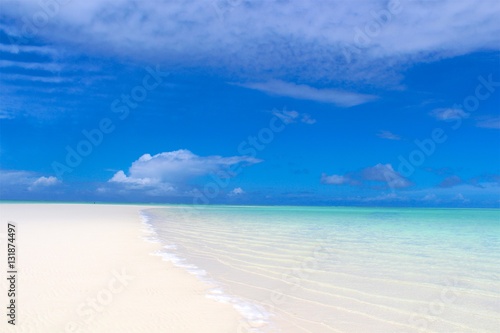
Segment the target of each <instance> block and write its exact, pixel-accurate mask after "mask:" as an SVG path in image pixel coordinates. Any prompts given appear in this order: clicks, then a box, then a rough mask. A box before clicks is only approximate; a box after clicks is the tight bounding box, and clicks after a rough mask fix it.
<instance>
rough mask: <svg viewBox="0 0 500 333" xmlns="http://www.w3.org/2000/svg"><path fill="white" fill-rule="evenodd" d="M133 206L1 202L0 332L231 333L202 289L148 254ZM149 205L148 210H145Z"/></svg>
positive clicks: (234, 317)
mask: <svg viewBox="0 0 500 333" xmlns="http://www.w3.org/2000/svg"><path fill="white" fill-rule="evenodd" d="M141 208H143V207H141V206H125V205H88V204H1V205H0V237H1V238H0V243H1V244H2V245H1V248H2V249H3V250H4V251H2V252H4V255H3V256H0V271H1V272H2V279H1V280H0V281H1V283H0V289H1V296H0V300H1V304H2V309H3V312H4V314H3V315H2V318H3V319H2V320H1V323H0V331H1V332H37V333H44V332H47V333H56V332H61V333H63V332H64V333H67V332H93V333H96V332H106V333H109V332H148V333H154V332H175V333H181V332H204V333H210V332H214V333H223V332H231V333H233V332H235V331H236V328H237V326H238V322H239V320H240V317H239V315H238V313H237V312H236V311H235V310H234V309H233V307H232V306H231V305H229V304H223V303H220V302H216V301H214V300H211V299H209V298H207V297H206V296H205V295H206V290H207V288H208V286H207V285H205V284H204V283H202V282H201V281H199V280H198V279H197V278H196V277H195V276H193V275H191V274H189V273H188V272H186V271H184V270H182V269H180V268H178V267H174V266H172V264H170V263H168V262H165V261H163V260H162V259H161V257H159V256H154V255H150V254H151V253H153V252H154V251H156V250H158V248H159V247H160V245H158V244H154V243H150V242H147V241H145V240H144V236H145V235H144V233H143V231H142V230H141V223H140V218H139V210H140V209H141ZM149 208H150V207H149ZM9 221H12V222H14V223H15V225H16V240H15V241H16V243H17V244H16V253H17V261H16V265H17V266H16V269H17V272H18V273H17V280H18V281H17V282H16V297H15V298H16V320H15V323H16V325H15V326H13V325H10V324H8V323H7V320H8V317H7V316H6V314H7V311H8V310H7V309H6V306H7V304H8V302H9V299H8V296H7V293H8V289H9V282H8V281H7V279H6V276H7V270H8V268H7V253H6V240H7V224H8V222H9Z"/></svg>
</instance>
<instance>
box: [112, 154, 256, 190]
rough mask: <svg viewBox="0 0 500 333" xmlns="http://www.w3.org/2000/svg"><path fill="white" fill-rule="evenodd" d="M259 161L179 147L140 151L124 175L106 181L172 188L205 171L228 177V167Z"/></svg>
mask: <svg viewBox="0 0 500 333" xmlns="http://www.w3.org/2000/svg"><path fill="white" fill-rule="evenodd" d="M259 162H261V160H259V159H256V158H253V157H248V156H232V157H222V156H205V157H203V156H198V155H195V154H193V153H192V152H190V151H189V150H186V149H181V150H176V151H171V152H163V153H160V154H156V155H153V156H151V155H150V154H144V155H142V156H141V157H140V158H139V159H138V160H136V161H134V162H133V163H132V165H131V166H130V168H129V170H128V171H129V172H128V175H127V174H126V173H125V172H124V171H122V170H120V171H118V172H116V173H115V174H114V175H113V177H112V178H111V179H110V180H109V181H108V182H110V183H121V184H124V185H126V186H127V187H128V188H131V189H142V188H160V189H162V190H163V191H173V190H174V189H175V186H177V185H181V186H182V185H185V182H186V181H187V180H190V179H193V178H196V177H199V176H204V175H209V174H212V175H216V176H220V177H225V178H227V177H232V176H233V173H232V172H231V171H230V168H231V167H236V166H237V165H251V164H255V163H259Z"/></svg>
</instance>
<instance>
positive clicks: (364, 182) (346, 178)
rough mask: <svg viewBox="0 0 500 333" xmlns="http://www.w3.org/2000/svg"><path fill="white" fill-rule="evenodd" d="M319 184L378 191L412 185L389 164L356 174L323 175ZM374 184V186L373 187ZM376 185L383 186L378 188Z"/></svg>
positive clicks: (379, 165) (375, 166)
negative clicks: (366, 188)
mask: <svg viewBox="0 0 500 333" xmlns="http://www.w3.org/2000/svg"><path fill="white" fill-rule="evenodd" d="M321 183H322V184H329V185H344V184H349V185H351V186H369V187H375V188H379V189H386V188H388V187H389V188H405V187H409V186H411V185H412V183H411V182H410V181H409V180H407V179H406V178H405V177H403V176H402V175H400V174H399V173H398V172H397V171H395V170H394V169H393V167H392V165H391V164H381V163H379V164H376V165H374V166H372V167H368V168H364V169H362V170H361V171H358V172H350V173H347V174H344V175H331V176H328V175H327V174H325V173H323V174H322V175H321ZM373 184H375V186H373ZM377 184H383V186H382V187H380V186H379V185H377Z"/></svg>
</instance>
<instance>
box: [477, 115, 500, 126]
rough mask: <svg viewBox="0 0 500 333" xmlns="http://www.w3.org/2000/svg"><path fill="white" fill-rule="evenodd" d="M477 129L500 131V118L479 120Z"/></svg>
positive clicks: (491, 117)
mask: <svg viewBox="0 0 500 333" xmlns="http://www.w3.org/2000/svg"><path fill="white" fill-rule="evenodd" d="M476 126H477V127H481V128H492V129H500V116H490V117H483V118H479V119H478V120H477V122H476Z"/></svg>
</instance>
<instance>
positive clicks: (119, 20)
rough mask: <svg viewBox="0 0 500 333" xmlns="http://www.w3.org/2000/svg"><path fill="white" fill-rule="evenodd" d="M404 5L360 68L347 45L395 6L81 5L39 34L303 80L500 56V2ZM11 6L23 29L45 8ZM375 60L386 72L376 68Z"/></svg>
mask: <svg viewBox="0 0 500 333" xmlns="http://www.w3.org/2000/svg"><path fill="white" fill-rule="evenodd" d="M399 3H400V7H401V10H400V13H399V14H397V15H395V16H394V17H391V20H390V22H388V23H387V24H385V25H384V26H383V27H381V29H380V33H378V34H377V36H376V38H371V39H370V40H369V42H368V43H366V45H363V49H362V52H361V53H360V54H359V55H357V58H356V61H355V62H353V63H352V64H351V66H346V63H345V61H344V56H343V52H344V51H343V50H344V49H345V45H356V43H355V36H356V31H357V30H356V28H358V29H359V30H363V29H364V28H365V26H366V25H367V24H368V23H370V22H375V21H374V18H373V16H372V15H373V14H372V13H377V12H379V11H381V10H384V9H386V8H387V1H384V0H375V1H371V2H369V3H367V5H366V6H365V5H364V6H358V5H353V3H352V2H349V1H337V2H334V3H331V2H326V1H325V2H323V1H320V2H316V3H314V6H311V4H310V2H309V1H302V0H290V1H257V2H256V1H237V2H235V3H234V4H233V3H231V5H230V6H222V8H221V6H220V5H219V2H217V1H216V2H211V1H203V0H196V1H187V0H185V1H166V0H159V1H153V2H149V1H142V2H137V1H124V0H117V1H114V2H110V1H109V0H94V1H72V2H70V3H67V4H65V5H64V6H61V9H60V11H59V12H58V13H57V19H54V20H52V21H51V22H50V23H51V24H50V25H47V26H45V27H44V28H43V29H40V30H39V31H37V33H38V35H39V36H41V37H43V38H45V39H47V40H52V41H58V42H60V41H64V42H66V43H68V44H72V45H75V46H76V47H78V48H81V49H82V50H84V49H87V50H91V52H100V53H107V54H115V55H118V56H124V57H125V58H128V57H135V58H140V59H142V60H145V59H147V60H155V61H157V60H162V59H163V60H165V61H169V62H172V63H179V62H184V63H186V62H190V63H192V64H194V65H200V64H201V65H203V64H205V65H208V66H212V67H219V68H232V69H235V70H237V69H243V68H246V69H248V70H252V71H259V72H261V73H264V72H267V73H273V74H276V73H278V75H283V74H287V73H289V72H290V71H291V69H292V68H293V69H295V72H297V69H300V75H302V76H306V75H309V76H311V75H312V76H316V77H317V78H323V79H329V80H336V79H340V80H346V79H351V80H352V79H360V80H362V79H363V77H366V76H371V77H375V76H374V74H377V73H380V72H384V69H388V68H394V66H395V65H396V66H397V65H398V64H401V63H407V62H415V61H422V60H427V59H429V58H445V57H451V56H455V55H461V54H465V53H468V52H474V51H477V50H488V49H489V50H496V49H498V41H497V38H496V36H498V35H499V33H500V26H499V25H498V23H497V21H498V20H497V15H496V13H498V11H500V3H499V2H498V1H482V2H478V1H474V0H462V1H454V0H443V1H400V2H399ZM226 7H227V8H226ZM2 9H3V13H2V14H3V15H4V16H5V17H7V18H9V19H11V20H14V21H16V20H18V22H19V24H18V26H19V27H22V25H23V24H24V22H23V21H22V19H23V18H26V17H28V18H30V17H31V16H32V15H33V13H35V12H36V11H39V10H41V7H40V5H39V1H38V0H25V1H22V2H19V3H18V4H16V6H3V8H2ZM221 11H222V13H221ZM165 22H168V24H166V23H165ZM290 22H293V24H290ZM450 22H453V24H450ZM472 27H473V28H472ZM12 30H13V29H12ZM19 30H21V29H19ZM437 32H439V33H437ZM138 45H140V46H141V47H137V46H138ZM374 61H376V63H377V64H378V65H379V67H380V68H381V70H377V67H376V66H370V64H373V63H374ZM352 67H356V68H355V70H356V77H353V75H352V74H353V71H352V70H351V68H352ZM360 68H362V69H365V70H364V71H363V72H360V71H359V69H360ZM374 72H375V73H374ZM274 77H278V76H274Z"/></svg>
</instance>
